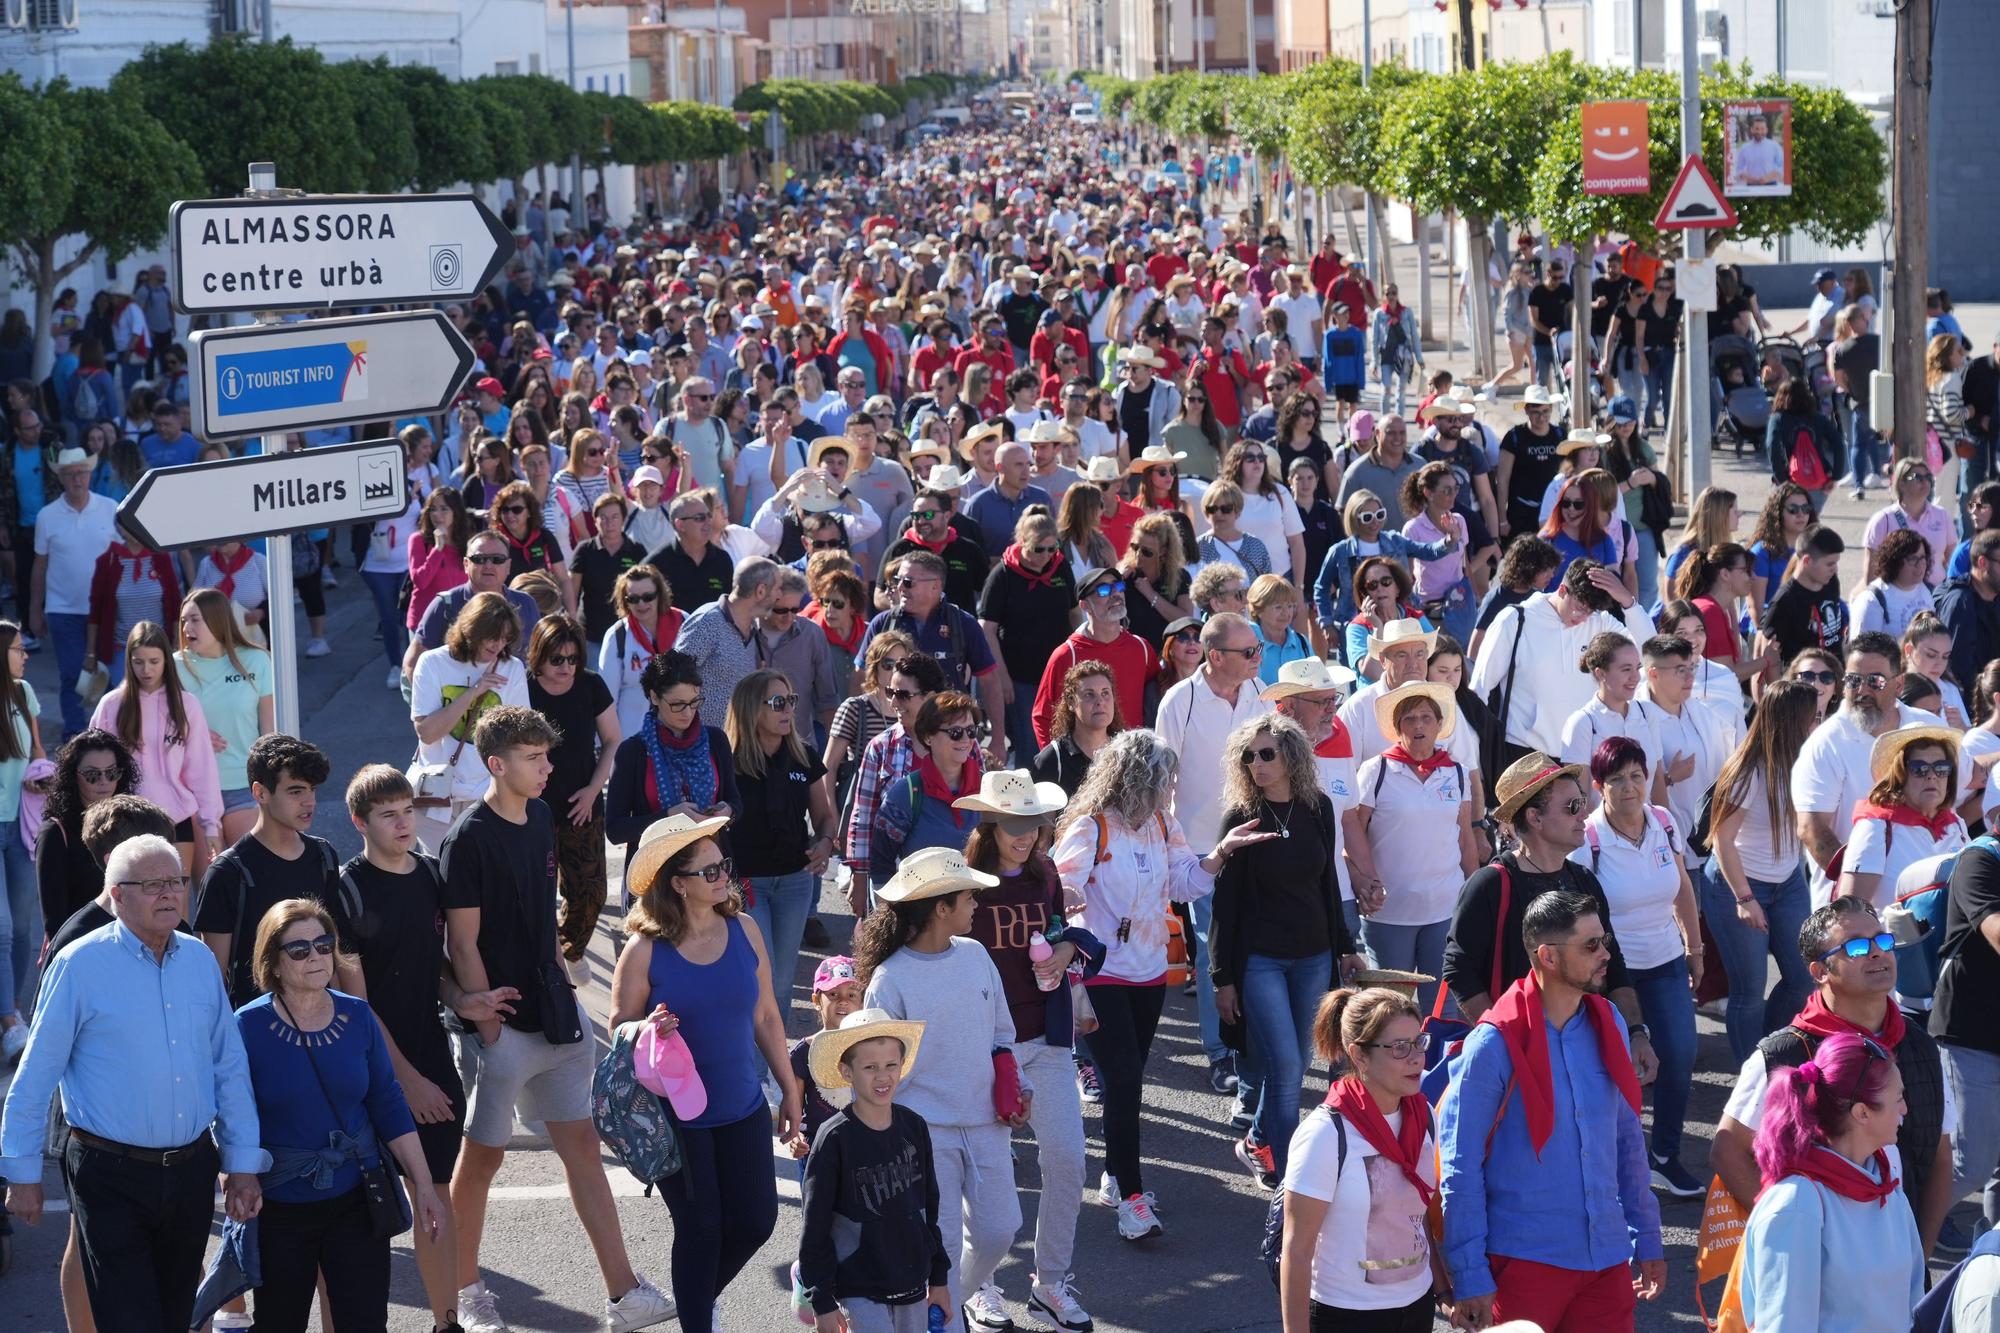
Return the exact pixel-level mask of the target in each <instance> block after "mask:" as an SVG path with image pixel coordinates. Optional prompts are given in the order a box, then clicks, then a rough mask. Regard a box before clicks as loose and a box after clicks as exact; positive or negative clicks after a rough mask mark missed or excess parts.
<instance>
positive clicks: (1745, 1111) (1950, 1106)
mask: <svg viewBox="0 0 2000 1333" xmlns="http://www.w3.org/2000/svg"><path fill="white" fill-rule="evenodd" d="M1938 1065H1939V1067H1940V1068H1943V1069H1945V1070H1946V1073H1945V1076H1944V1079H1943V1082H1944V1108H1943V1111H1942V1114H1941V1118H1940V1120H1939V1124H1938V1129H1939V1132H1940V1133H1944V1134H1956V1133H1957V1132H1958V1098H1957V1097H1956V1096H1954V1095H1953V1092H1952V1086H1951V1075H1950V1072H1949V1070H1950V1067H1949V1066H1948V1065H1946V1064H1945V1062H1944V1057H1943V1056H1942V1055H1940V1056H1939V1057H1938ZM1770 1083H1771V1071H1770V1069H1769V1068H1768V1067H1767V1066H1766V1065H1765V1064H1764V1053H1763V1052H1762V1051H1752V1052H1750V1058H1749V1059H1747V1060H1745V1061H1744V1062H1743V1068H1742V1069H1741V1070H1739V1071H1738V1072H1737V1075H1736V1086H1735V1087H1733V1088H1731V1089H1730V1090H1729V1102H1728V1104H1727V1105H1725V1106H1724V1107H1723V1108H1722V1113H1723V1114H1724V1115H1726V1116H1728V1117H1729V1118H1730V1119H1731V1120H1734V1121H1735V1122H1736V1123H1737V1124H1739V1125H1741V1126H1743V1127H1744V1128H1745V1129H1749V1130H1754V1129H1756V1128H1757V1127H1758V1125H1760V1124H1762V1123H1763V1120H1764V1090H1765V1089H1766V1088H1767V1087H1769V1086H1770ZM1293 1151H1294V1152H1296V1151H1297V1150H1296V1149H1294V1150H1293ZM1348 1151H1349V1152H1350V1153H1351V1152H1353V1151H1354V1150H1353V1148H1351V1147H1350V1148H1349V1149H1348ZM1888 1153H1889V1166H1890V1169H1891V1170H1893V1171H1895V1172H1896V1174H1897V1175H1901V1174H1902V1166H1903V1159H1902V1155H1901V1154H1900V1153H1898V1152H1897V1151H1896V1145H1895V1144H1893V1143H1892V1144H1890V1145H1889V1147H1888ZM1286 1165H1287V1170H1288V1171H1289V1167H1290V1163H1287V1164H1286Z"/></svg>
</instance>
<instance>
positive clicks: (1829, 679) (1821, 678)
mask: <svg viewBox="0 0 2000 1333" xmlns="http://www.w3.org/2000/svg"><path fill="white" fill-rule="evenodd" d="M1792 679H1793V680H1802V681H1804V682H1806V684H1808V685H1831V684H1833V682H1834V681H1836V680H1838V679H1839V677H1838V676H1836V675H1834V674H1833V673H1832V672H1831V671H1811V670H1808V669H1806V668H1804V667H1800V668H1799V669H1798V670H1797V671H1794V672H1793V673H1792Z"/></svg>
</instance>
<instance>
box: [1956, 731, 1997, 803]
mask: <svg viewBox="0 0 2000 1333" xmlns="http://www.w3.org/2000/svg"><path fill="white" fill-rule="evenodd" d="M1959 753H1960V754H1962V755H1964V756H1965V757H1966V758H1968V759H1978V758H1980V757H1982V756H1985V755H2000V736H1996V735H1994V734H1993V733H1992V732H1990V731H1988V730H1987V729H1986V728H1984V727H1974V728H1973V729H1972V730H1971V731H1968V732H1966V733H1965V741H1964V743H1963V744H1962V745H1961V746H1960V748H1959ZM1972 771H1973V774H1974V777H1973V782H1972V787H1971V788H1970V790H1971V791H1977V792H1980V793H1981V795H1980V798H1979V817H1980V818H1981V819H1984V820H1985V821H1986V822H1987V823H1988V824H1989V825H1990V824H1992V823H1993V822H1994V821H1993V817H1992V811H1993V809H1994V807H1995V806H2000V782H1996V781H1994V779H1993V774H1992V771H1991V770H1990V769H1987V768H1982V767H1979V766H1978V765H1974V767H1973V770H1972ZM1961 794H1969V793H1961Z"/></svg>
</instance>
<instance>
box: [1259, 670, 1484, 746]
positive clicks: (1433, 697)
mask: <svg viewBox="0 0 2000 1333" xmlns="http://www.w3.org/2000/svg"><path fill="white" fill-rule="evenodd" d="M1287 665H1289V663H1288V664H1287ZM1410 699H1429V700H1430V701H1431V702H1432V703H1433V704H1435V705H1436V706H1437V710H1438V719H1439V723H1438V734H1437V738H1438V739H1439V740H1443V739H1444V738H1445V737H1447V736H1449V735H1451V733H1452V732H1453V731H1454V730H1455V729H1456V728H1457V727H1458V701H1457V700H1456V699H1454V698H1452V694H1451V687H1450V686H1448V685H1442V684H1439V683H1438V682H1437V681H1433V680H1413V681H1411V682H1410V683H1409V684H1408V685H1398V686H1397V687H1396V688H1395V689H1393V690H1384V691H1383V692H1382V693H1380V694H1378V695H1376V696H1375V726H1376V727H1377V728H1378V729H1379V730H1380V731H1381V733H1382V734H1383V735H1384V736H1393V735H1395V734H1396V721H1395V719H1396V710H1397V709H1398V708H1400V707H1402V705H1403V704H1404V702H1405V701H1407V700H1410Z"/></svg>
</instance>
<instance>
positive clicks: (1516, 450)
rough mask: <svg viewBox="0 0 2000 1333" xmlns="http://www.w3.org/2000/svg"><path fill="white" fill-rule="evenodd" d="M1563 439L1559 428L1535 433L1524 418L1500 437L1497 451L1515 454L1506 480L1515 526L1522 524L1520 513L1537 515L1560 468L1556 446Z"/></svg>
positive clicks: (1560, 460) (1536, 524)
mask: <svg viewBox="0 0 2000 1333" xmlns="http://www.w3.org/2000/svg"><path fill="white" fill-rule="evenodd" d="M1562 442H1563V436H1562V432H1561V431H1559V430H1556V429H1554V428H1551V429H1549V430H1548V431H1546V432H1544V433H1543V434H1541V435H1537V434H1535V433H1534V431H1532V430H1530V429H1529V428H1528V423H1527V422H1525V421H1524V422H1522V423H1521V424H1520V425H1518V426H1516V427H1514V429H1512V430H1510V431H1508V432H1507V434H1506V435H1505V436H1504V437H1502V439H1501V441H1500V452H1501V453H1503V454H1512V455H1513V456H1514V472H1513V475H1512V476H1510V477H1508V479H1507V507H1508V508H1509V509H1511V510H1513V511H1514V512H1515V516H1514V518H1513V519H1512V520H1511V521H1512V522H1513V524H1514V526H1515V527H1516V528H1520V527H1521V521H1520V516H1521V515H1522V514H1528V515H1532V516H1533V517H1534V518H1537V519H1538V518H1540V516H1541V512H1542V493H1543V492H1544V491H1546V490H1548V488H1549V483H1550V482H1552V481H1554V480H1555V477H1556V473H1557V472H1558V471H1560V470H1561V468H1562V459H1561V458H1559V457H1557V456H1556V447H1557V446H1558V445H1560V444H1561V443H1562ZM1530 526H1534V527H1539V526H1540V524H1539V523H1531V524H1530Z"/></svg>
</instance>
